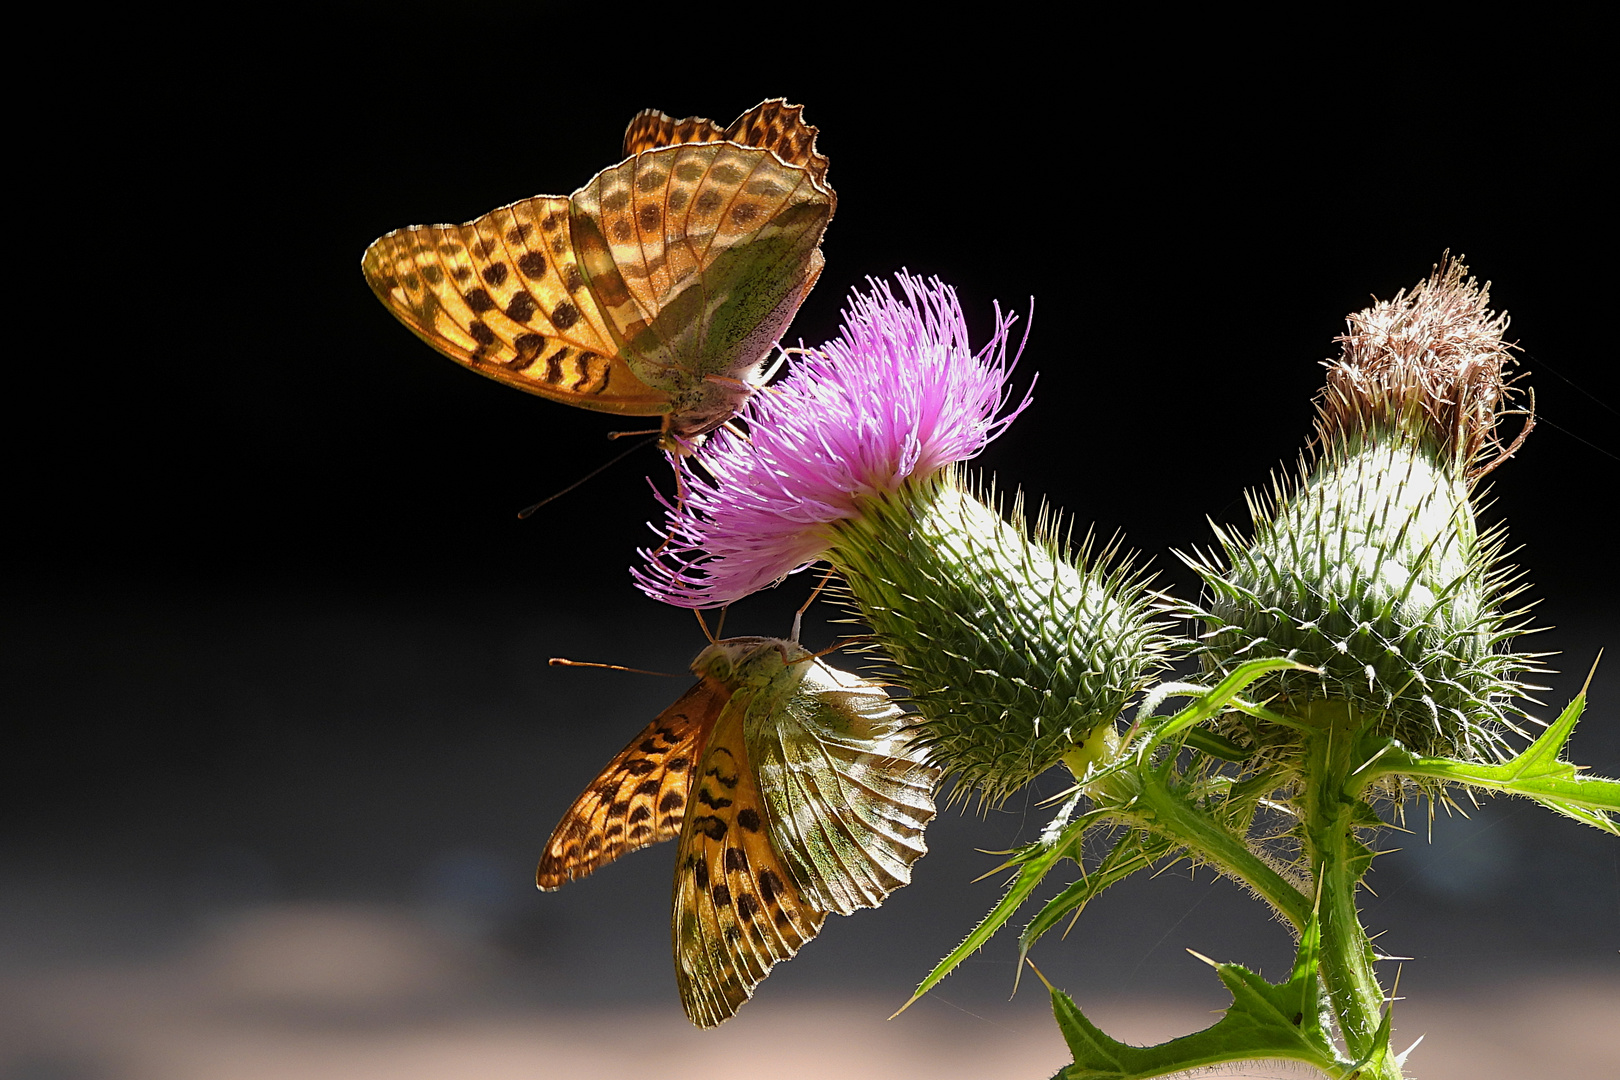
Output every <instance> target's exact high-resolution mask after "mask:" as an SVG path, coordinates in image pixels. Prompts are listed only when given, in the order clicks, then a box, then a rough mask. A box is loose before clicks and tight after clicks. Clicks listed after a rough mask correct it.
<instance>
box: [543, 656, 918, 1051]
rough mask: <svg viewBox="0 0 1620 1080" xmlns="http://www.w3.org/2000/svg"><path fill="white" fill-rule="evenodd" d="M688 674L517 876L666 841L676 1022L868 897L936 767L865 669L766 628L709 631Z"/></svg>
mask: <svg viewBox="0 0 1620 1080" xmlns="http://www.w3.org/2000/svg"><path fill="white" fill-rule="evenodd" d="M692 671H693V672H694V673H695V674H696V675H697V676H698V683H697V685H696V686H694V687H692V689H690V690H688V691H687V692H686V693H685V694H683V695H682V696H681V698H680V700H678V701H676V702H675V704H673V705H671V706H670V707H669V708H667V709H665V710H664V711H663V712H662V713H660V714H659V716H658V719H656V720H654V721H653V722H652V723H651V724H649V725H648V726H647V727H646V729H645V730H643V731H642V732H641V734H639V735H637V736H636V737H635V738H634V739H632V740H631V741H630V745H629V746H626V747H625V748H624V749H623V750H622V751H620V753H619V755H618V756H617V757H615V758H614V759H613V760H612V761H610V762H608V765H607V768H605V769H603V770H602V774H601V775H600V776H598V777H597V778H596V779H595V780H594V781H592V782H591V784H590V786H589V787H587V788H586V789H585V791H584V793H583V794H581V795H580V796H579V798H577V799H575V800H574V804H573V806H571V807H569V808H568V812H567V813H566V814H564V815H563V819H562V821H561V822H560V823H559V824H558V825H557V828H556V831H555V832H553V833H552V834H551V839H550V840H549V841H548V842H547V844H546V851H545V855H544V857H542V858H541V860H540V866H539V869H538V870H537V872H536V874H535V880H536V882H537V884H538V885H539V886H540V888H542V889H546V890H551V889H557V888H560V887H562V886H563V885H564V884H566V883H567V882H569V881H574V880H577V879H579V878H582V877H584V876H586V875H587V874H589V873H591V872H592V871H593V870H595V869H596V868H597V867H600V866H604V865H606V864H607V863H610V862H612V861H613V860H614V859H617V858H618V857H619V856H620V855H623V854H625V853H626V852H629V851H635V850H637V849H639V848H643V847H646V846H647V845H648V844H655V843H658V842H659V841H661V840H669V839H672V838H674V837H677V836H679V838H680V848H679V851H678V852H677V853H676V860H675V896H674V916H673V920H672V927H671V930H672V935H673V938H674V946H675V972H676V982H677V984H678V985H679V988H680V994H681V1004H682V1005H683V1006H684V1007H685V1009H686V1015H687V1017H688V1018H689V1019H690V1020H691V1021H692V1023H694V1024H696V1025H697V1026H699V1027H713V1026H714V1025H716V1024H719V1023H720V1022H722V1021H724V1020H726V1019H728V1018H729V1017H731V1016H732V1015H733V1014H734V1013H736V1011H737V1009H738V1007H739V1006H741V1005H742V1003H743V1002H744V1001H747V1000H748V998H749V997H751V996H752V995H753V992H754V987H755V986H757V985H758V984H759V983H760V981H761V980H763V979H764V978H765V976H766V975H767V974H768V973H769V972H770V970H771V967H772V966H773V965H774V964H775V963H776V962H777V961H779V960H785V959H787V958H788V957H790V956H793V955H794V954H795V953H797V952H798V951H799V947H800V946H801V945H803V944H804V943H805V942H807V941H809V940H810V939H811V938H813V937H815V936H816V934H817V932H819V931H820V929H821V924H822V922H823V921H824V920H825V919H826V917H827V913H828V912H829V911H836V912H838V913H839V914H841V915H847V914H850V913H851V912H853V911H854V910H855V909H857V908H863V907H877V906H878V905H879V904H881V903H882V902H883V900H884V898H885V897H887V896H888V895H889V894H890V893H891V892H893V891H894V890H895V889H898V888H900V887H901V886H902V885H905V884H906V883H907V882H909V881H910V880H911V864H912V863H914V862H915V861H916V860H917V859H919V858H921V857H922V855H923V854H924V853H925V852H926V851H927V850H928V848H927V845H926V844H925V843H924V842H923V830H924V828H925V827H926V826H927V824H928V822H929V821H930V820H932V819H933V816H934V800H933V790H934V786H935V784H936V783H937V782H938V780H939V771H938V770H937V769H934V768H933V767H931V766H929V765H927V764H926V763H925V762H924V754H923V751H922V748H921V747H919V746H917V745H916V744H915V742H914V741H913V740H912V738H911V734H912V733H911V730H910V728H908V727H907V725H906V717H905V716H904V714H902V713H901V711H900V710H899V709H898V708H897V707H896V706H895V704H894V703H893V702H892V701H891V700H890V699H889V696H888V695H887V694H885V693H884V692H883V688H882V687H881V686H879V685H877V684H876V683H873V682H869V681H868V680H866V679H861V678H857V677H856V676H853V675H850V674H847V673H845V672H842V671H839V670H838V669H836V668H833V667H830V666H829V665H827V664H824V663H823V662H822V661H821V659H820V658H819V657H817V656H816V655H815V654H813V653H810V652H807V651H806V650H805V649H804V648H802V647H801V646H799V645H798V644H796V643H794V642H791V641H784V640H781V639H779V638H757V637H741V638H728V639H726V640H723V641H717V642H715V643H714V644H713V645H710V646H709V647H708V648H706V649H704V650H703V651H702V652H701V653H699V654H698V656H697V659H696V660H694V661H692Z"/></svg>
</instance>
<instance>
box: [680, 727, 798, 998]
mask: <svg viewBox="0 0 1620 1080" xmlns="http://www.w3.org/2000/svg"><path fill="white" fill-rule="evenodd" d="M733 701H734V702H735V698H734V699H733ZM745 711H746V708H745V707H732V703H728V707H727V708H725V709H722V711H721V715H720V718H719V720H718V722H717V723H716V724H715V727H714V732H713V734H712V735H711V736H710V738H709V745H708V748H707V749H706V751H705V752H704V754H703V758H702V761H701V763H700V765H699V767H698V771H697V774H696V775H695V776H694V777H693V780H692V799H691V805H690V807H689V809H688V812H687V816H686V820H685V822H684V823H683V825H682V827H681V842H680V848H679V850H678V851H677V853H676V862H675V903H674V909H675V910H674V915H673V919H672V926H671V935H672V937H673V939H674V946H675V979H676V983H677V985H678V987H679V989H680V994H681V1004H682V1005H683V1006H684V1007H685V1009H686V1015H687V1017H688V1018H689V1019H690V1020H691V1021H692V1023H694V1024H696V1025H697V1026H698V1027H713V1026H714V1025H716V1024H719V1023H720V1022H721V1021H723V1020H726V1019H728V1018H729V1017H730V1016H732V1015H733V1014H734V1013H736V1011H737V1009H738V1007H740V1006H741V1005H742V1003H743V1002H744V1001H747V1000H748V998H749V997H750V996H752V995H753V992H754V987H756V986H757V985H759V983H760V981H761V980H763V979H764V978H765V976H766V975H767V974H769V972H770V970H771V968H772V966H774V965H775V964H776V963H777V962H778V961H780V960H786V959H787V958H789V957H791V956H793V955H794V954H795V953H797V952H798V951H799V948H800V946H802V945H803V944H804V943H805V942H806V941H809V940H810V939H811V938H813V937H815V936H816V933H817V932H818V931H819V930H820V929H821V924H822V922H823V921H825V919H826V917H827V913H826V912H825V911H823V910H821V909H819V908H816V907H814V906H813V905H811V904H809V903H807V902H806V901H805V899H804V897H803V895H802V894H801V892H800V890H799V888H798V886H797V885H796V884H795V883H794V881H793V879H792V877H791V875H790V874H789V872H788V871H787V870H786V869H785V868H784V867H783V865H782V863H781V861H780V859H779V858H778V856H777V853H776V852H775V851H774V850H773V848H772V846H771V840H770V834H769V833H768V832H767V830H766V827H765V809H764V807H765V804H764V801H763V800H762V799H761V798H760V792H759V786H758V784H757V783H756V782H755V780H754V776H753V772H752V769H751V768H750V764H749V761H748V750H747V745H746V740H745V739H744V737H743V715H744V712H745Z"/></svg>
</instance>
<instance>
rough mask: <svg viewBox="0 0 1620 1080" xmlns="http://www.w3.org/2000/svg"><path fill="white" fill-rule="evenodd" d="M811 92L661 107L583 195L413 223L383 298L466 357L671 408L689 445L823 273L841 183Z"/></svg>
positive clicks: (387, 250)
mask: <svg viewBox="0 0 1620 1080" xmlns="http://www.w3.org/2000/svg"><path fill="white" fill-rule="evenodd" d="M801 112H802V107H801V106H798V105H788V104H787V103H786V102H785V101H784V100H783V99H781V98H773V99H771V100H768V101H765V102H762V103H761V104H759V105H757V106H755V107H754V108H753V109H750V110H749V111H748V112H745V113H743V114H742V115H741V116H739V117H738V118H737V119H736V120H735V121H734V122H733V123H732V124H731V125H730V126H729V127H726V128H724V129H722V128H721V127H720V126H719V125H717V124H714V123H712V122H711V121H709V120H706V119H703V118H701V117H688V118H687V119H685V120H675V119H673V118H671V117H669V116H666V115H664V114H663V113H661V112H658V111H657V110H654V109H648V110H645V111H643V112H641V113H638V114H637V115H636V116H635V117H634V118H633V119H632V120H631V121H630V124H629V127H628V128H627V129H626V130H625V135H624V154H625V160H624V161H621V162H620V163H619V164H617V165H615V166H613V167H612V168H609V169H604V170H603V171H602V172H600V173H598V174H597V175H596V176H595V177H594V178H592V179H591V181H590V182H589V183H587V184H586V185H585V186H584V187H582V188H580V189H579V190H577V191H575V192H574V193H573V194H572V195H569V196H567V197H563V196H550V195H539V196H535V197H534V198H531V199H524V200H521V201H519V202H515V203H512V204H511V205H510V206H504V207H501V208H500V209H498V210H493V211H491V212H490V213H488V214H485V215H484V216H483V217H480V218H477V219H475V220H473V221H470V222H467V223H466V224H464V225H413V226H411V227H409V228H405V229H396V230H395V231H393V232H391V233H389V234H387V235H386V236H384V237H382V238H381V239H379V240H377V241H376V242H375V243H373V244H372V245H371V246H370V247H369V248H367V249H366V253H365V256H364V258H363V260H362V263H361V267H362V270H363V271H364V273H365V277H366V281H367V282H368V283H369V284H370V285H371V288H372V291H373V292H375V293H376V294H377V296H378V298H379V299H380V300H382V302H383V304H384V305H385V306H386V307H387V308H388V310H389V311H391V312H392V313H393V314H394V315H395V316H396V317H397V318H398V319H399V320H400V321H401V322H403V323H404V324H405V325H406V326H407V327H409V328H410V329H411V331H412V332H413V333H415V334H416V335H417V336H418V337H420V338H421V339H422V340H423V341H425V342H427V343H428V344H429V345H431V346H433V347H434V348H435V349H437V350H438V351H439V352H441V353H444V354H445V355H446V356H448V357H450V358H451V359H452V360H454V361H456V362H457V363H459V364H461V365H463V366H465V367H468V368H471V369H472V370H474V371H476V372H478V373H479V374H481V375H485V376H488V377H489V378H492V379H495V380H496V381H498V382H502V383H505V384H506V385H507V386H514V387H517V388H518V389H519V390H524V391H527V392H528V393H531V394H537V395H539V396H541V397H545V398H550V399H552V400H553V401H561V402H564V403H566V404H569V405H577V406H579V407H580V408H585V409H594V410H597V411H600V412H609V413H619V414H623V415H630V416H661V417H663V422H662V428H661V439H660V443H661V445H662V446H663V448H664V449H665V450H668V451H670V452H672V453H677V454H684V453H688V452H690V450H691V448H692V446H693V445H694V444H695V443H696V442H697V441H699V440H700V438H701V436H703V435H704V434H705V433H706V432H709V431H712V430H714V429H715V428H717V427H719V426H720V425H721V424H723V423H725V422H726V421H727V420H728V419H730V418H731V417H732V416H733V415H735V413H736V412H737V410H738V409H739V408H740V407H741V405H742V403H743V402H744V401H745V400H747V398H748V396H749V394H750V393H752V391H753V389H754V388H755V387H756V386H758V385H759V384H760V383H762V382H763V376H762V374H761V368H762V363H763V360H764V357H765V355H766V353H767V352H768V351H769V350H770V348H771V346H772V345H773V344H774V343H775V342H776V341H777V340H778V338H780V336H781V334H782V332H783V331H784V330H785V329H786V328H787V325H788V323H789V322H790V321H791V320H792V318H793V316H794V314H795V313H796V312H797V311H798V309H799V305H800V304H801V303H802V302H803V301H804V298H805V297H806V296H807V295H808V294H809V292H810V289H811V287H812V286H814V285H815V282H816V279H817V277H819V276H820V274H821V269H822V266H823V263H824V260H823V258H822V255H821V248H820V244H821V236H822V232H823V231H824V230H825V229H826V226H827V223H828V222H829V221H830V220H831V219H832V215H833V211H834V209H835V207H836V205H837V197H836V195H834V193H833V190H832V188H831V186H829V185H828V183H827V159H826V157H825V156H823V155H822V154H820V153H818V152H817V151H816V146H815V141H816V134H817V129H816V128H815V127H813V126H811V125H809V124H806V123H804V121H803V120H802V119H801V116H800V113H801Z"/></svg>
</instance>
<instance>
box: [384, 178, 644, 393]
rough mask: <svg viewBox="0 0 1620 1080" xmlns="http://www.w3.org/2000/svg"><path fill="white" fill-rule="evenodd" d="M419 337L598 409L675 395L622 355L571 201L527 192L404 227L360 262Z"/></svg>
mask: <svg viewBox="0 0 1620 1080" xmlns="http://www.w3.org/2000/svg"><path fill="white" fill-rule="evenodd" d="M361 269H362V271H363V272H364V273H365V277H366V282H367V283H368V284H369V285H370V286H371V289H372V291H373V292H374V293H376V294H377V298H378V299H379V300H381V301H382V302H383V304H384V306H386V307H387V308H388V310H389V311H391V312H393V314H394V316H395V317H396V318H398V319H399V321H400V322H402V323H404V324H405V325H406V326H408V327H409V328H410V329H411V331H412V332H413V333H415V334H416V336H417V337H419V338H421V339H422V340H423V341H425V342H427V343H428V344H429V345H431V346H433V347H434V348H435V349H437V350H438V351H439V352H441V353H444V354H445V355H446V356H448V357H450V359H452V360H454V361H456V362H457V363H458V364H462V365H463V366H465V367H469V368H472V369H473V370H474V371H476V372H478V373H479V374H480V375H487V376H488V377H490V378H492V379H495V380H496V381H498V382H503V383H505V384H506V385H508V386H515V387H517V388H518V389H519V390H525V391H527V392H529V393H531V394H538V395H539V396H541V397H547V398H551V399H553V400H556V401H563V402H567V403H568V404H570V405H578V406H581V407H582V408H586V409H595V410H598V411H600V412H612V413H623V414H629V415H633V416H656V415H659V414H661V413H666V412H669V411H670V402H669V395H668V394H666V393H664V392H663V391H661V390H657V389H654V388H653V387H650V386H647V385H646V384H645V383H643V382H642V381H641V380H640V379H638V378H637V377H636V375H635V373H634V372H632V371H631V370H630V368H629V367H628V366H627V365H626V364H625V362H624V360H623V359H622V358H621V357H620V356H619V351H618V349H617V347H616V346H615V344H614V341H613V337H612V335H611V334H610V333H609V331H608V328H607V324H606V319H605V317H604V315H603V313H602V311H601V309H600V306H599V305H598V303H597V301H596V298H595V297H594V296H592V295H591V292H590V290H589V289H587V288H585V282H584V279H583V277H582V276H581V275H580V271H579V268H578V266H577V265H576V263H575V259H574V252H573V247H572V243H571V241H570V237H569V227H568V200H567V199H563V198H554V197H551V196H539V197H536V198H533V199H524V200H523V201H521V202H515V203H513V204H512V205H510V206H503V207H501V208H500V209H499V210H495V211H493V212H491V213H488V214H485V215H484V216H483V217H481V218H478V219H476V220H474V221H469V222H467V223H466V224H465V225H413V226H411V227H410V228H406V229H396V230H395V231H393V232H391V233H389V234H388V235H386V236H384V237H382V238H381V239H379V240H377V241H376V242H375V243H373V244H372V245H371V246H370V247H369V248H367V249H366V253H365V257H364V258H363V259H362V260H361Z"/></svg>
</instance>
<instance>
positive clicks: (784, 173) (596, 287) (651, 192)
mask: <svg viewBox="0 0 1620 1080" xmlns="http://www.w3.org/2000/svg"><path fill="white" fill-rule="evenodd" d="M570 201H571V212H572V214H573V220H572V224H573V230H574V241H575V245H576V248H577V249H578V251H579V258H580V266H581V268H582V270H583V272H584V276H585V279H586V282H587V284H588V285H589V286H590V288H591V290H592V291H593V292H594V293H595V294H596V295H597V296H598V297H599V298H600V300H601V306H602V310H603V312H604V314H605V316H606V321H607V326H608V331H609V333H611V334H612V335H613V338H614V341H615V343H616V344H617V345H618V347H619V349H620V351H621V354H622V355H623V356H624V359H625V361H626V362H627V363H628V364H629V366H630V368H631V370H632V371H634V372H635V374H636V376H637V377H638V378H639V379H641V381H642V382H644V383H646V384H648V385H649V386H653V387H657V388H659V389H662V390H665V391H667V392H669V393H670V394H671V395H672V396H673V398H674V400H675V408H676V410H677V411H681V410H684V409H691V408H699V407H701V406H700V404H699V402H700V400H701V399H702V398H703V397H705V396H707V395H710V394H712V392H713V389H712V388H713V381H712V379H711V376H719V377H721V378H722V379H727V380H731V382H732V383H734V384H736V385H735V387H734V390H733V393H732V395H730V396H732V397H735V398H736V399H737V400H740V398H741V397H742V396H745V395H746V392H747V387H746V385H745V384H747V383H748V382H749V381H750V380H751V379H752V377H753V376H754V375H755V373H756V371H757V369H758V367H759V364H760V362H761V360H762V359H763V357H764V355H765V353H766V351H767V350H768V349H769V347H770V344H771V343H772V342H773V341H775V340H776V339H777V337H779V336H780V334H781V332H782V331H783V330H784V329H785V328H786V326H787V323H788V321H789V320H791V318H792V316H793V314H794V313H795V312H796V311H797V310H798V307H799V304H800V302H801V301H802V300H803V298H804V295H805V294H806V293H807V292H808V291H809V288H810V286H811V285H812V284H813V283H814V279H815V276H816V275H817V274H819V270H820V259H819V250H818V246H819V244H820V242H821V235H822V232H823V230H824V229H825V227H826V224H827V221H828V220H829V219H830V217H831V212H832V202H831V197H830V195H829V194H828V193H827V192H826V191H825V190H824V189H822V188H820V187H818V186H817V185H816V184H815V182H814V181H813V180H812V178H811V176H810V174H809V173H808V172H807V171H806V170H804V169H800V168H792V167H788V166H785V165H783V163H782V162H781V161H780V160H778V159H777V158H776V157H775V156H774V155H773V154H772V153H770V152H769V151H767V150H761V149H757V148H751V147H743V146H738V145H735V144H732V143H699V144H695V145H677V146H669V147H663V148H659V149H655V150H649V151H645V152H643V153H640V154H638V155H636V156H635V157H633V158H630V159H628V160H626V161H624V162H623V163H621V164H620V165H618V166H615V167H614V168H611V169H606V170H604V171H602V172H601V173H599V174H598V175H597V176H596V177H595V178H594V179H593V180H592V181H591V182H590V183H589V184H587V185H586V186H585V187H583V188H581V189H580V190H579V191H576V192H575V193H574V194H573V196H572V197H571V200H570ZM732 411H735V402H728V403H727V407H726V415H730V413H731V412H732ZM723 418H724V417H722V419H723Z"/></svg>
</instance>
